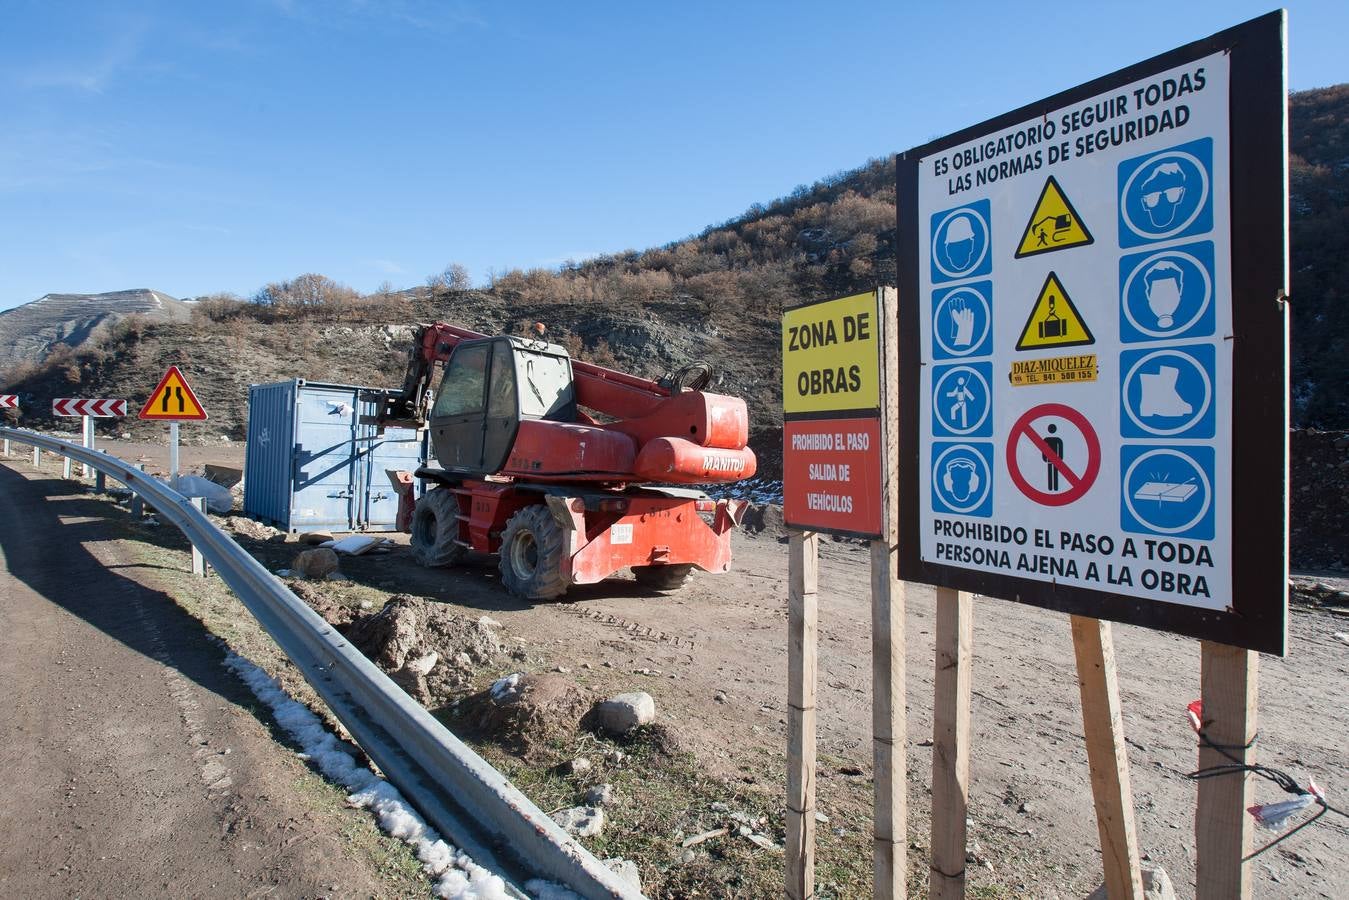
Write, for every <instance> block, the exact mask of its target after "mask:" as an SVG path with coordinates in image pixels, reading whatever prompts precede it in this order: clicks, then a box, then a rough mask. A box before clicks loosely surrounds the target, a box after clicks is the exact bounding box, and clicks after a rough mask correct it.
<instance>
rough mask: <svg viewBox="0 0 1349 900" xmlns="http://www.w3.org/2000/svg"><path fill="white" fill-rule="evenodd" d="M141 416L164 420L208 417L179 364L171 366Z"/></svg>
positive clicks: (143, 407)
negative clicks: (179, 369) (179, 368)
mask: <svg viewBox="0 0 1349 900" xmlns="http://www.w3.org/2000/svg"><path fill="white" fill-rule="evenodd" d="M139 418H142V419H157V420H160V421H164V422H176V421H184V420H186V421H199V420H201V419H204V418H206V409H205V408H204V407H203V406H202V405H201V401H199V400H198V399H197V395H196V394H194V393H192V388H190V387H188V384H187V379H186V378H184V377H183V373H182V372H180V371H178V367H177V366H169V370H168V371H167V372H165V373H164V377H163V378H161V379H159V386H158V387H156V388H155V389H154V391H152V392H151V394H150V399H149V400H146V401H145V405H144V406H142V407H141V411H140V414H139Z"/></svg>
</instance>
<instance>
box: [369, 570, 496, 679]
mask: <svg viewBox="0 0 1349 900" xmlns="http://www.w3.org/2000/svg"><path fill="white" fill-rule="evenodd" d="M499 627H500V625H499V624H498V623H496V622H494V621H492V620H491V619H489V618H487V617H486V616H483V617H481V618H478V619H472V618H469V617H467V616H459V615H455V614H454V613H452V612H450V611H449V610H448V609H446V608H445V607H443V606H441V605H440V604H438V603H435V602H433V601H430V600H426V599H424V598H422V597H413V596H411V595H410V594H395V595H394V596H393V597H391V598H390V599H389V602H387V603H385V604H384V608H383V609H381V610H380V611H379V612H377V613H375V614H374V615H370V616H365V617H362V618H358V619H356V620H355V621H353V622H352V623H351V624H350V625H349V626H348V627H347V628H346V636H347V639H348V640H350V641H351V643H352V644H353V645H355V646H356V648H357V649H358V650H360V651H361V652H362V653H364V654H365V655H366V656H368V657H369V658H370V659H371V660H372V661H373V662H374V663H375V665H377V666H379V667H380V668H381V669H383V670H384V671H386V672H388V673H389V675H390V677H392V678H393V679H394V681H395V682H398V683H399V684H400V685H401V686H402V687H403V688H404V690H406V691H407V692H408V693H409V694H411V695H412V696H413V697H414V698H416V699H417V700H418V701H420V702H421V703H423V704H430V703H438V702H442V701H444V700H445V699H446V698H447V697H449V696H451V695H453V694H454V693H455V692H456V691H458V690H462V689H463V687H464V686H465V685H466V684H468V682H469V681H470V680H472V678H473V676H474V674H475V673H476V672H477V671H478V669H480V668H482V667H483V666H486V665H489V664H491V663H493V662H495V661H496V660H497V659H498V658H499V657H500V656H501V655H502V653H503V647H502V645H501V638H500V636H499V634H498V632H497V629H498V628H499Z"/></svg>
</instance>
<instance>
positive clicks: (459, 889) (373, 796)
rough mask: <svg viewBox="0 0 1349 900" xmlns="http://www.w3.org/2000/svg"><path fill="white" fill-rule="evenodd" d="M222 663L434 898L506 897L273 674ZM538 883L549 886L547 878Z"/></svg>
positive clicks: (235, 658)
mask: <svg viewBox="0 0 1349 900" xmlns="http://www.w3.org/2000/svg"><path fill="white" fill-rule="evenodd" d="M224 665H225V667H226V668H228V669H229V670H230V671H231V672H233V673H234V674H235V675H237V676H239V679H240V680H241V681H243V682H244V684H246V685H248V687H249V689H250V690H251V691H252V692H253V693H254V694H255V695H256V696H257V698H258V699H259V700H261V701H262V702H263V703H265V704H267V706H268V707H269V708H270V709H271V710H272V715H273V716H274V717H275V718H276V722H277V724H278V725H280V726H281V727H282V728H283V729H285V731H286V733H287V734H289V735H290V736H291V737H292V738H293V739H294V740H295V741H296V743H298V744H299V745H300V746H301V747H302V748H303V752H301V753H300V757H301V758H302V759H306V760H309V761H310V762H312V763H314V765H316V766H318V768H319V771H321V772H322V773H323V774H324V775H325V776H326V777H328V778H329V779H331V780H333V781H335V782H337V783H338V784H341V785H342V786H343V787H345V788H346V789H347V790H349V791H351V794H350V796H348V797H347V803H349V804H350V805H351V806H354V807H356V808H359V809H368V810H370V812H371V813H372V814H373V815H374V816H375V818H376V820H378V822H379V825H380V827H381V828H383V829H384V830H385V831H386V832H388V833H389V834H390V835H392V836H393V837H396V838H398V839H399V840H401V841H403V842H404V843H405V844H407V845H408V846H409V847H411V848H412V850H413V852H414V853H416V854H417V859H418V860H419V861H420V862H421V864H422V869H423V870H424V871H425V872H426V874H427V875H429V876H430V877H431V878H432V879H433V881H434V887H433V889H432V890H433V893H434V894H435V895H436V896H437V897H448V898H453V900H507V898H509V897H510V894H509V893H508V892H507V890H506V884H505V882H503V881H502V880H501V877H500V876H498V875H496V874H495V873H493V872H490V871H488V870H487V869H484V868H483V867H482V866H480V865H478V864H476V863H475V862H473V860H472V859H471V858H470V857H469V856H468V854H466V853H463V852H462V851H460V850H457V849H456V848H455V847H454V846H452V845H451V844H448V843H446V842H445V840H444V839H443V838H441V836H440V835H439V833H437V832H436V830H435V829H434V828H432V827H431V826H430V825H428V824H427V823H426V820H425V819H423V818H422V817H421V815H420V814H419V813H418V812H417V811H416V810H414V809H413V808H412V807H411V806H410V805H409V804H408V802H407V801H406V800H405V799H404V798H403V795H402V794H400V793H399V791H398V788H396V787H394V786H393V785H392V784H390V783H389V782H387V781H385V780H384V779H383V778H380V777H379V776H378V775H376V774H375V773H374V772H372V771H370V769H368V768H367V767H365V766H361V765H357V764H356V761H355V759H353V758H352V755H351V754H350V753H349V752H347V750H346V748H345V745H344V744H343V743H342V742H341V741H339V740H338V739H337V737H336V736H335V735H333V734H332V733H331V732H330V731H328V729H326V728H325V727H324V726H323V722H322V721H321V720H320V719H319V717H318V716H316V715H314V714H313V713H312V712H310V711H309V709H308V708H307V707H305V706H304V705H303V704H301V703H298V702H296V701H295V700H293V699H291V697H290V696H289V695H288V694H287V693H286V692H285V691H284V690H282V689H281V685H279V684H278V683H277V682H276V680H275V679H274V678H272V677H271V676H269V675H268V674H267V673H266V672H264V671H263V670H262V669H260V668H258V667H257V666H256V665H254V664H253V663H251V662H249V661H248V660H247V659H244V658H243V657H242V656H239V655H238V654H236V653H233V652H230V653H227V654H226V656H225V662H224ZM517 677H518V676H517ZM534 883H535V882H530V884H534ZM537 883H538V884H540V885H544V886H548V882H543V881H540V882H537ZM527 888H528V886H527ZM530 890H532V889H530ZM559 890H565V889H559ZM540 896H542V895H540ZM574 896H575V894H572V893H571V892H570V891H566V892H565V894H550V895H548V897H549V898H550V900H551V898H556V900H569V898H570V897H574Z"/></svg>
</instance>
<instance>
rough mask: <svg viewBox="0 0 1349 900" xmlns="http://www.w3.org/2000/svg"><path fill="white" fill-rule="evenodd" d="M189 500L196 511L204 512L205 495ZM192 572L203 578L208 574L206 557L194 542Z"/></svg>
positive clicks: (208, 568)
mask: <svg viewBox="0 0 1349 900" xmlns="http://www.w3.org/2000/svg"><path fill="white" fill-rule="evenodd" d="M189 502H191V504H192V505H193V506H195V507H196V508H197V511H198V512H200V513H202V514H203V515H205V513H206V498H205V497H192V498H191V499H190V501H189ZM192 574H193V575H196V576H198V577H200V578H205V577H206V576H207V575H209V574H210V567H209V566H207V565H206V557H204V556H202V555H201V551H200V550H198V549H197V545H196V544H193V545H192Z"/></svg>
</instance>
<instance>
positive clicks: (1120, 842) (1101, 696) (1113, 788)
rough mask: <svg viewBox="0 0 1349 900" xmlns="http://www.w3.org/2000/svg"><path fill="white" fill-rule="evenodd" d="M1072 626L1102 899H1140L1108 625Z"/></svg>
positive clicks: (1077, 620) (1078, 621) (1086, 621)
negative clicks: (1098, 842) (1101, 873)
mask: <svg viewBox="0 0 1349 900" xmlns="http://www.w3.org/2000/svg"><path fill="white" fill-rule="evenodd" d="M1072 628H1073V651H1074V653H1075V654H1076V655H1077V684H1078V687H1079V688H1080V689H1081V693H1082V727H1083V731H1084V732H1085V734H1086V738H1087V762H1088V764H1089V766H1090V768H1091V794H1092V798H1093V799H1094V800H1095V803H1096V831H1097V833H1098V835H1099V837H1100V840H1101V864H1102V866H1103V868H1104V870H1105V892H1106V896H1107V897H1109V898H1110V900H1143V874H1142V871H1141V870H1140V868H1139V862H1138V835H1137V834H1136V833H1135V830H1134V798H1133V790H1132V788H1131V787H1130V785H1129V757H1128V754H1127V753H1126V752H1125V747H1124V722H1123V720H1122V719H1121V717H1120V702H1119V680H1118V678H1117V676H1116V672H1115V644H1114V640H1113V639H1112V638H1111V634H1110V623H1109V622H1103V621H1101V620H1100V619H1092V618H1089V617H1087V616H1073V617H1072Z"/></svg>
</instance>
